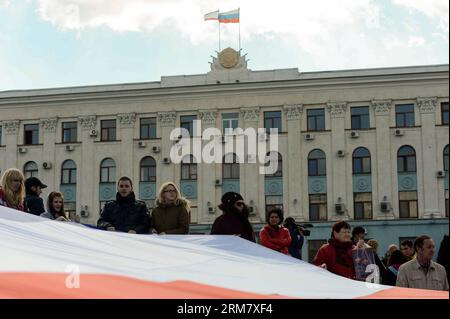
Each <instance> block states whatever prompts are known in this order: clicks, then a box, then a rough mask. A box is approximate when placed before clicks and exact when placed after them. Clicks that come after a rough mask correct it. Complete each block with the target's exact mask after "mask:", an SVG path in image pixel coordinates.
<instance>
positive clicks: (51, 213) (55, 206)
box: [41, 192, 70, 222]
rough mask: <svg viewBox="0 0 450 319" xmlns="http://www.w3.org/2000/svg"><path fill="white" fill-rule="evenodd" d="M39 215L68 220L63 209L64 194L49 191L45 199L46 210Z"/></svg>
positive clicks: (67, 215)
mask: <svg viewBox="0 0 450 319" xmlns="http://www.w3.org/2000/svg"><path fill="white" fill-rule="evenodd" d="M41 217H45V218H49V219H53V220H57V221H63V222H68V221H70V219H69V214H68V213H67V212H66V211H65V210H64V196H63V194H62V193H60V192H51V193H50V194H49V195H48V199H47V211H46V212H45V213H42V214H41Z"/></svg>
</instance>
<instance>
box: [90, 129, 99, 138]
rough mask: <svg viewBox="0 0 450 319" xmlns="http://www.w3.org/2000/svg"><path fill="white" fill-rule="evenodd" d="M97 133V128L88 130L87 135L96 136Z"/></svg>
mask: <svg viewBox="0 0 450 319" xmlns="http://www.w3.org/2000/svg"><path fill="white" fill-rule="evenodd" d="M97 135H98V131H97V130H90V131H89V136H90V137H96V136H97Z"/></svg>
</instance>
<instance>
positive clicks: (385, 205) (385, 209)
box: [380, 202, 391, 213]
mask: <svg viewBox="0 0 450 319" xmlns="http://www.w3.org/2000/svg"><path fill="white" fill-rule="evenodd" d="M380 210H381V211H382V212H384V213H386V212H390V211H391V203H390V202H381V203H380Z"/></svg>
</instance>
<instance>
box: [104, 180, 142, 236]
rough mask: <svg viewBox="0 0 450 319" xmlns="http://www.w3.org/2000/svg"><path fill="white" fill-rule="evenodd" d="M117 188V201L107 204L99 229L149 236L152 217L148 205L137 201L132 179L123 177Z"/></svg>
mask: <svg viewBox="0 0 450 319" xmlns="http://www.w3.org/2000/svg"><path fill="white" fill-rule="evenodd" d="M117 188H118V192H117V195H116V200H115V201H110V202H108V203H106V204H105V207H104V208H103V211H102V213H101V215H100V219H99V220H98V222H97V227H98V228H100V229H103V230H108V231H119V232H125V233H133V234H148V233H149V230H150V216H149V214H148V209H147V205H146V204H145V202H143V201H139V200H136V197H135V195H134V192H133V182H132V181H131V179H130V178H128V177H121V178H120V179H119V182H118V183H117Z"/></svg>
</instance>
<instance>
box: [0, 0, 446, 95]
mask: <svg viewBox="0 0 450 319" xmlns="http://www.w3.org/2000/svg"><path fill="white" fill-rule="evenodd" d="M238 7H239V8H240V15H241V16H240V18H241V24H240V29H241V43H242V51H243V53H247V58H248V59H249V60H250V61H249V63H248V67H249V68H250V69H252V70H265V69H278V68H298V69H299V70H300V72H307V71H308V72H309V71H321V70H339V69H358V68H372V67H389V66H405V65H426V64H442V63H445V64H446V63H448V53H449V52H448V51H449V18H448V11H449V1H448V0H339V1H336V0H308V1H303V0H276V1H275V0H240V1H239V0H222V1H216V0H0V91H4V90H15V89H32V88H47V87H64V86H80V85H95V84H110V83H130V82H148V81H159V80H160V77H161V76H165V75H180V74H199V73H206V72H208V70H209V64H208V62H209V61H211V55H215V51H217V50H218V46H219V43H218V24H217V22H216V21H204V20H203V15H204V14H205V13H208V12H210V11H214V10H217V9H220V10H221V11H228V10H233V9H236V8H238ZM221 31H222V32H221V37H222V49H223V48H225V47H227V46H231V47H233V48H235V49H237V48H238V43H239V42H238V34H239V29H238V25H237V24H221Z"/></svg>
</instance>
